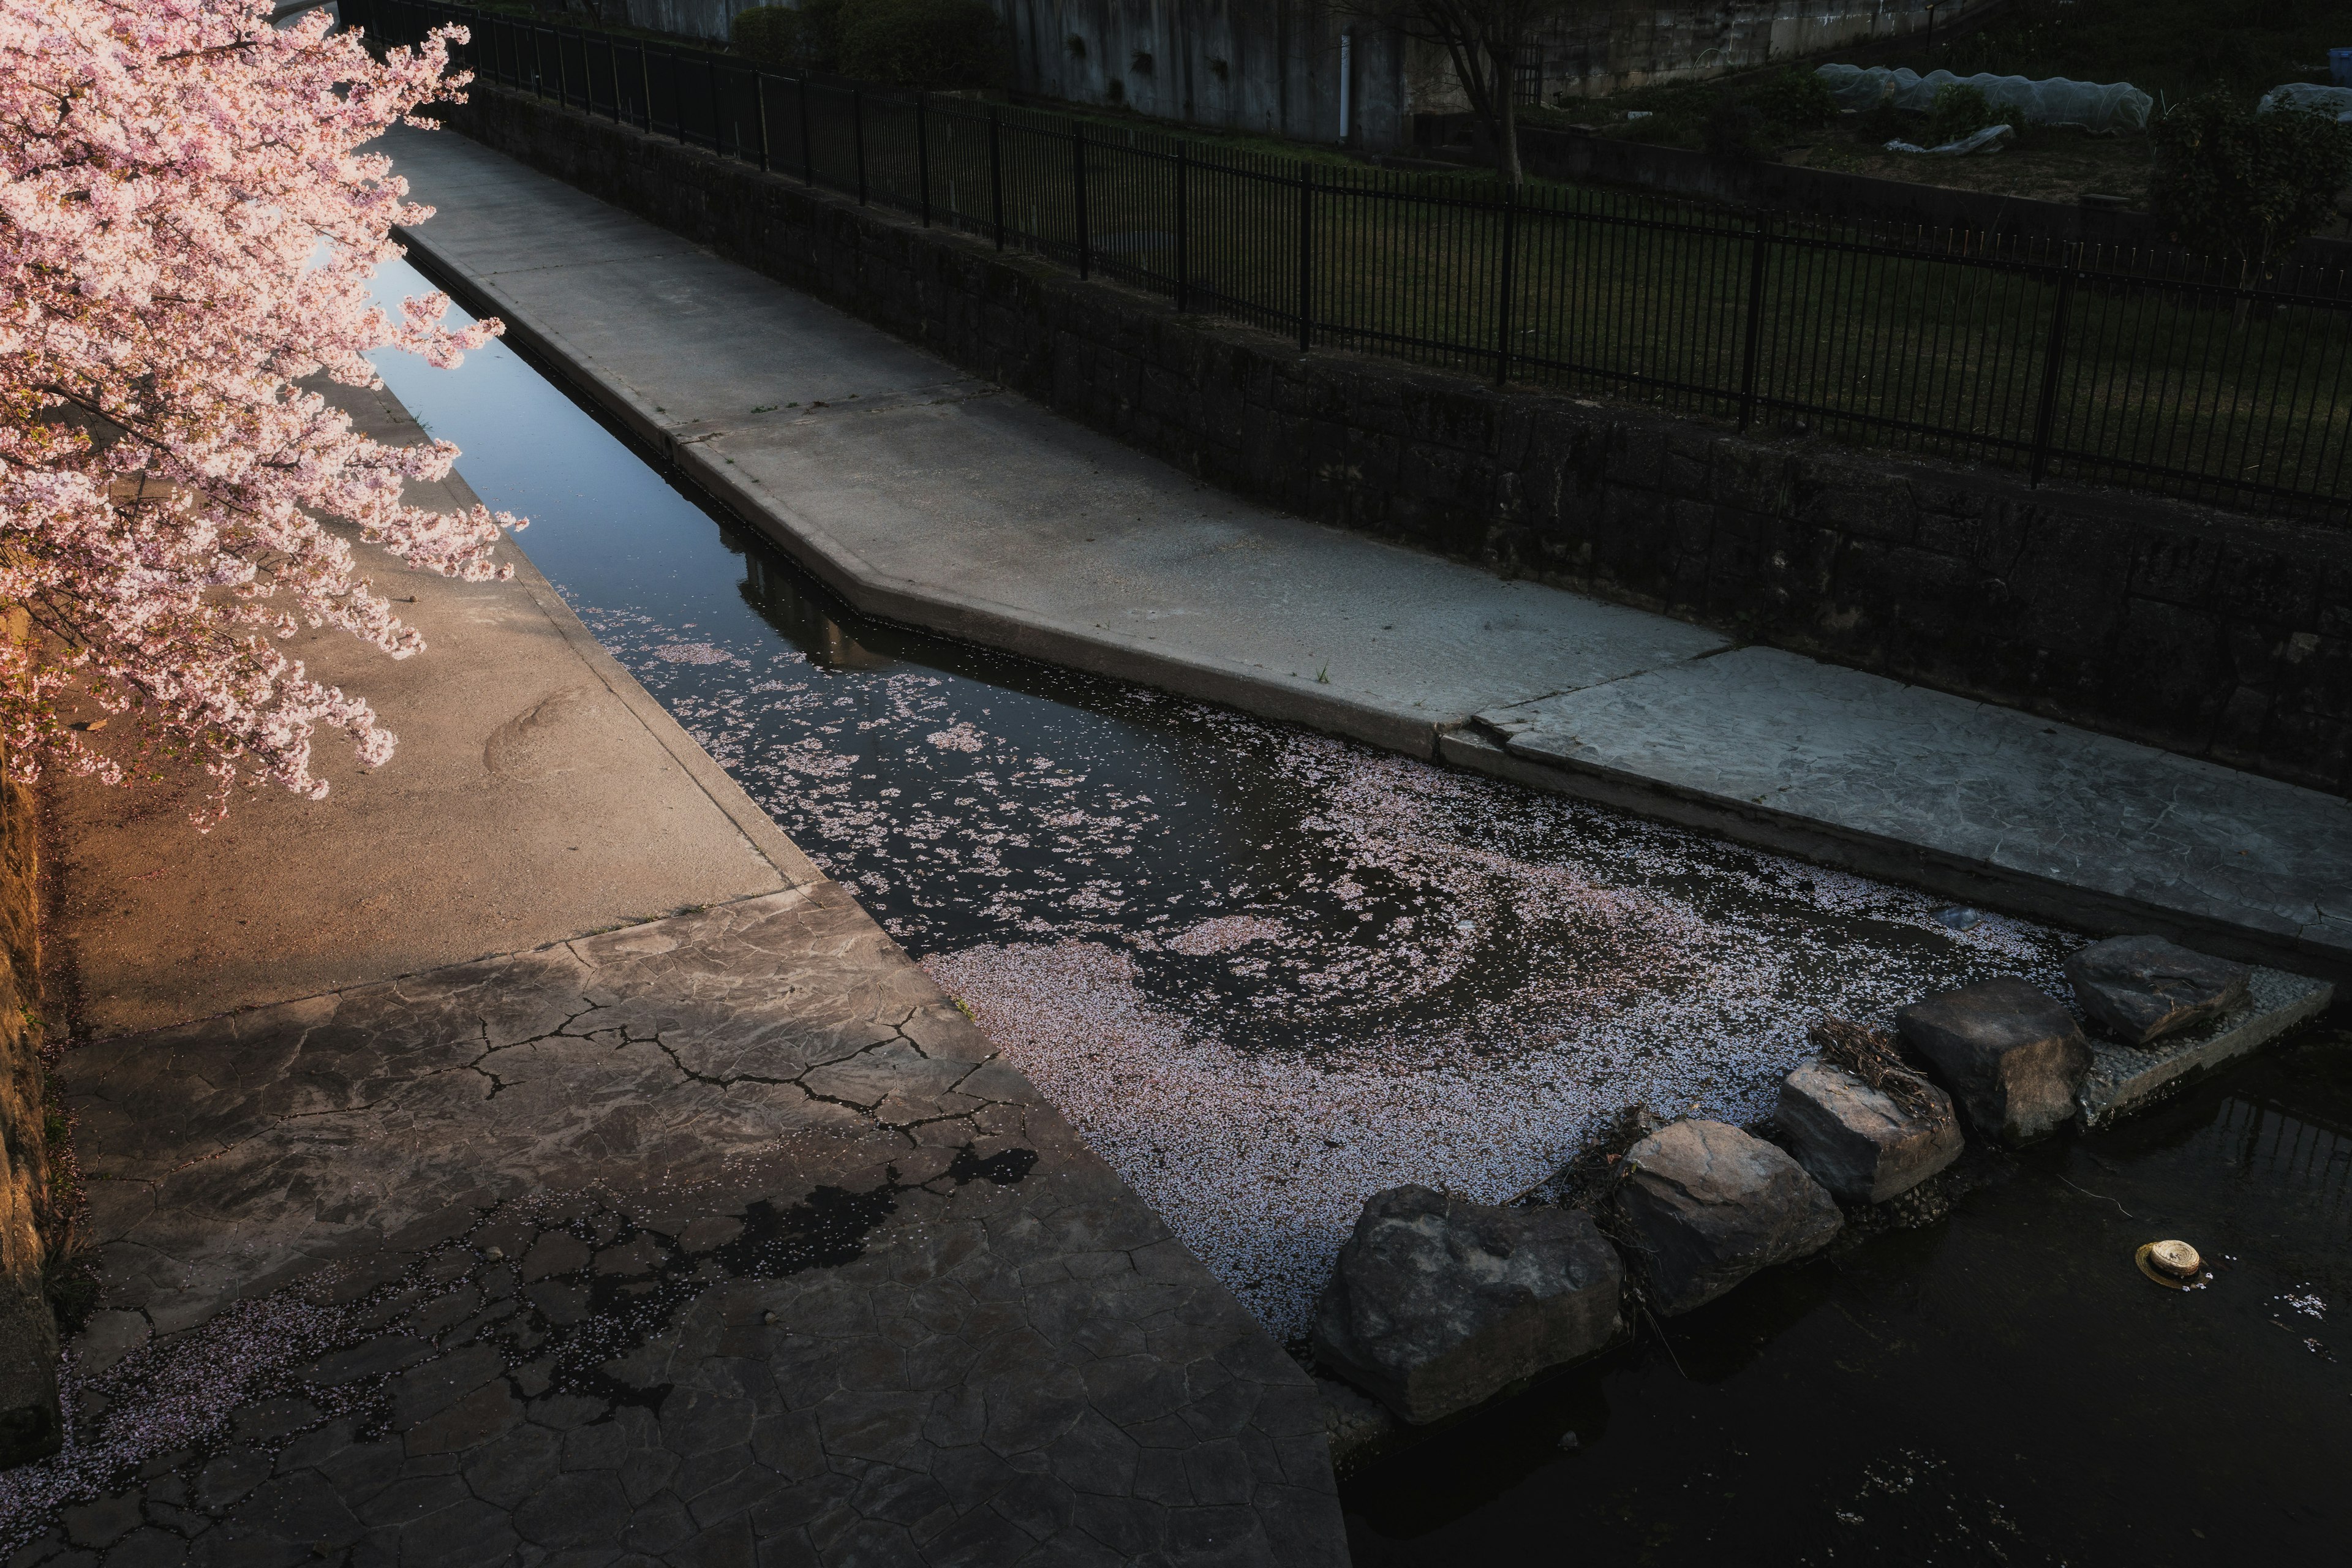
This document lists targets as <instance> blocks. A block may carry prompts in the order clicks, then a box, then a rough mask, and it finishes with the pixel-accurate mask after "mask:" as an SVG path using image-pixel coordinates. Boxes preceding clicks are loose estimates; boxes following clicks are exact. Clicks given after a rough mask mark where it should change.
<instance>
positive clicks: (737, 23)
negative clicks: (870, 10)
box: [728, 0, 843, 71]
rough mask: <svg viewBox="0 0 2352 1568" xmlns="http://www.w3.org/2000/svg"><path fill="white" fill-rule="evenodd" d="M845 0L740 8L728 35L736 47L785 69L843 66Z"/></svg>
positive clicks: (817, 68) (819, 68)
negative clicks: (842, 29)
mask: <svg viewBox="0 0 2352 1568" xmlns="http://www.w3.org/2000/svg"><path fill="white" fill-rule="evenodd" d="M842 5H843V0H801V3H800V5H797V6H793V5H755V6H753V7H752V8H751V9H750V10H748V11H738V12H737V13H736V14H735V19H734V21H733V22H732V23H730V25H729V32H728V37H729V38H730V41H732V42H733V44H734V46H735V47H736V49H737V50H738V51H739V52H740V53H741V54H743V55H746V56H748V57H750V58H752V59H754V60H757V61H759V62H760V64H761V65H764V66H774V67H776V68H779V69H782V70H817V71H829V70H836V69H838V68H840V56H841V12H842Z"/></svg>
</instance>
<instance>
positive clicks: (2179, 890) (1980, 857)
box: [1462, 647, 2352, 976]
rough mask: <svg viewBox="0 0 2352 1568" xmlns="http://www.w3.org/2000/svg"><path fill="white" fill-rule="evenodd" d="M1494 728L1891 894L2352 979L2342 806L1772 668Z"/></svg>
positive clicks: (2208, 766)
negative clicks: (1880, 877)
mask: <svg viewBox="0 0 2352 1568" xmlns="http://www.w3.org/2000/svg"><path fill="white" fill-rule="evenodd" d="M1479 718H1480V722H1481V725H1482V726H1483V727H1484V728H1485V729H1486V731H1490V732H1491V733H1492V734H1493V735H1495V736H1496V737H1497V738H1499V740H1500V741H1501V742H1502V745H1503V747H1504V749H1505V750H1506V751H1507V752H1508V753H1509V754H1510V756H1512V757H1514V758H1517V759H1521V760H1524V761H1527V762H1530V763H1537V764H1539V765H1541V766H1544V767H1547V768H1549V769H1554V770H1558V771H1559V772H1561V773H1571V774H1578V775H1588V776H1595V777H1602V778H1607V779H1611V780H1614V781H1617V782H1619V783H1620V784H1636V785H1638V786H1640V787H1641V788H1642V789H1643V790H1646V791H1651V792H1656V793H1659V794H1672V795H1676V796H1679V797H1681V798H1682V799H1683V800H1684V801H1686V802H1690V803H1696V804H1699V805H1704V806H1706V807H1708V808H1710V811H1711V813H1717V814H1721V815H1725V816H1731V815H1737V814H1748V813H1753V814H1756V815H1759V816H1769V818H1771V819H1774V820H1776V821H1777V822H1779V823H1781V824H1785V825H1791V826H1796V827H1798V828H1800V829H1801V830H1803V831H1805V832H1807V833H1809V834H1810V835H1811V836H1812V837H1815V838H1818V839H1820V840H1822V841H1823V842H1824V843H1830V842H1834V843H1837V844H1843V845H1845V846H1848V847H1851V848H1852V849H1853V850H1855V851H1864V850H1875V851H1877V853H1876V854H1874V855H1873V856H1872V857H1871V860H1870V862H1869V865H1870V867H1871V868H1878V869H1880V870H1881V871H1882V873H1883V874H1894V875H1898V876H1904V877H1906V879H1910V880H1914V881H1930V882H1932V881H1933V880H1934V879H1936V878H1937V876H1938V875H1942V876H1945V877H1949V876H1950V875H1951V874H1952V873H1953V872H1955V871H1957V872H1959V873H1962V874H1963V875H1964V876H1965V877H1966V878H1967V879H1970V880H1973V882H1974V883H1975V884H1976V886H1977V887H1978V888H1979V889H1982V895H1983V897H1984V898H1985V899H1986V900H1988V901H1997V902H2004V903H2009V904H2011V905H2017V904H2027V905H2029V906H2030V907H2035V908H2037V910H2039V911H2042V912H2047V913H2051V914H2054V915H2056V916H2058V917H2059V918H2062V919H2064V920H2066V921H2070V922H2071V923H2076V924H2081V925H2085V926H2089V927H2091V928H2092V929H2094V930H2102V931H2127V930H2136V929H2139V930H2154V931H2158V932H2159V933H2160V934H2164V935H2168V936H2174V937H2176V939H2177V940H2179V941H2181V942H2185V943H2187V944H2188V945H2189V946H2192V947H2200V948H2203V949H2205V950H2207V951H2211V952H2221V953H2223V954H2226V955H2229V956H2233V957H2235V956H2245V957H2252V958H2257V959H2263V960H2266V961H2268V962H2273V963H2285V964H2287V965H2289V966H2290V967H2294V968H2297V969H2305V968H2308V969H2311V970H2314V971H2315V972H2316V973H2323V974H2327V975H2331V976H2334V975H2341V974H2344V973H2352V802H2347V801H2346V800H2344V799H2342V798H2340V797H2337V796H2334V795H2321V794H2319V793H2318V792H2317V791H2315V790H2306V789H2298V788H2296V787H2295V786H2294V785H2293V784H2281V783H2279V782H2277V781H2276V780H2273V779H2264V778H2259V777H2256V776H2254V775H2252V774H2248V773H2236V772H2233V771H2231V769H2228V768H2223V767H2218V766H2216V765H2214V764H2213V763H2205V762H2199V761H2197V760H2195V759H2193V758H2189V757H2181V756H2177V755H2174V754H2173V753H2171V752H2159V751H2156V750H2154V749H2152V748H2150V747H2147V746H2139V745H2134V744H2133V743H2131V742H2127V741H2118V740H2116V739H2114V738H2113V737H2110V736H2105V735H2095V734H2091V733H2089V732H2087V731H2080V730H2073V729H2069V728H2068V727H2066V726H2064V725H2062V724H2056V723H2053V722H2051V721H2046V720H2042V719H2038V718H2035V717H2034V716H2032V715H2031V714H2027V713H2021V712H2019V711H2017V710H2014V709H2009V708H2000V707H1995V706H1993V705H1991V704H1990V703H1983V702H1971V701H1969V700H1967V699H1965V698H1958V697H1952V696H1948V695H1946V694H1945V693H1942V692H1937V691H1930V690H1927V689H1925V688H1923V687H1916V686H1906V685H1903V684H1902V683H1901V682H1899V681H1894V680H1889V679H1885V678H1884V677H1882V676H1875V675H1865V674H1864V673H1862V672H1861V671H1859V670H1852V669H1844V668H1839V667H1837V666H1835V665H1825V664H1822V663H1819V662H1818V661H1816V660H1813V659H1809V658H1801V657H1799V656H1797V655H1795V654H1790V653H1783V652H1781V651H1780V650H1779V649H1776V648H1766V647H1745V648H1741V649H1738V650H1737V651H1736V652H1732V653H1727V654H1724V655H1721V656H1720V657H1717V658H1706V659H1699V660H1696V661H1693V662H1691V663H1688V664H1684V665H1678V666H1676V667H1675V668H1671V669H1665V670H1658V671H1654V672H1651V673H1649V674H1646V675H1643V676H1639V677H1635V678H1633V679H1626V680H1621V681H1617V682H1614V683H1612V684H1611V685H1608V686H1604V687H1600V688H1597V689H1591V690H1587V691H1579V692H1568V693H1563V694H1561V695H1559V696H1555V697H1548V698H1545V699H1543V700H1540V701H1537V702H1532V703H1526V704H1520V705H1517V706H1513V707H1507V708H1497V709H1494V710H1488V711H1487V712H1485V713H1483V714H1481V715H1480V716H1479ZM1462 754H1463V755H1464V757H1465V760H1471V759H1469V753H1467V752H1464V753H1462ZM1889 852H1891V853H1893V854H1894V855H1895V857H1896V858H1897V864H1896V865H1895V866H1894V867H1891V868H1889V867H1885V866H1884V864H1883V862H1884V860H1885V857H1886V855H1887V854H1888V853H1889ZM1959 890H1962V891H1967V890H1969V889H1967V888H1966V887H1965V886H1963V887H1962V888H1961V889H1959Z"/></svg>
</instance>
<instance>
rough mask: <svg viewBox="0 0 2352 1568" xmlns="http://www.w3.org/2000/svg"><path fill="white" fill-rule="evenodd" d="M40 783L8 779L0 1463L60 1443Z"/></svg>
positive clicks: (0, 786) (0, 995) (1, 1032)
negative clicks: (50, 1261) (48, 1240)
mask: <svg viewBox="0 0 2352 1568" xmlns="http://www.w3.org/2000/svg"><path fill="white" fill-rule="evenodd" d="M36 833H37V826H36V822H35V817H34V813H33V797H32V792H31V791H30V790H29V789H27V788H26V787H25V786H24V785H23V784H16V783H13V782H6V781H0V1468H5V1467H7V1466H9V1465H14V1464H18V1463H21V1462H22V1461H24V1460H26V1459H29V1458H37V1457H39V1456H40V1455H43V1454H46V1453H49V1452H51V1451H53V1450H54V1449H55V1448H56V1447H57V1446H58V1438H59V1436H61V1428H60V1426H59V1425H58V1328H57V1321H56V1320H55V1319H54V1318H53V1317H52V1316H51V1315H50V1311H49V1302H48V1296H47V1291H46V1289H44V1279H43V1268H44V1265H45V1263H46V1261H47V1250H46V1247H45V1243H44V1232H45V1231H46V1230H47V1225H48V1220H49V1184H48V1157H47V1138H46V1137H45V1135H44V1131H43V1128H44V1115H43V1111H44V1107H43V1102H42V1088H43V1079H44V1073H43V1068H42V1065H41V1058H40V1047H41V1028H40V1022H39V1010H40V1004H41V996H40V963H39V943H38V924H37V922H38V917H39V900H38V883H37V865H38V856H37V852H36V848H37V846H36V837H35V836H36Z"/></svg>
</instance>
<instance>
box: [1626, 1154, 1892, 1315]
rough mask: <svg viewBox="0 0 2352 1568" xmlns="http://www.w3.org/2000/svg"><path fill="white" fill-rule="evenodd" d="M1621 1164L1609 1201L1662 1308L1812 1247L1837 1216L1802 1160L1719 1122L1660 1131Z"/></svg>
mask: <svg viewBox="0 0 2352 1568" xmlns="http://www.w3.org/2000/svg"><path fill="white" fill-rule="evenodd" d="M1625 1163H1626V1164H1627V1165H1629V1166H1631V1167H1632V1170H1631V1173H1630V1174H1628V1175H1627V1176H1626V1178H1625V1180H1624V1183H1623V1184H1622V1185H1621V1186H1620V1187H1619V1188H1618V1189H1617V1204H1618V1207H1619V1210H1620V1211H1621V1212H1622V1214H1623V1215H1624V1216H1625V1219H1626V1221H1627V1222H1628V1223H1629V1224H1630V1225H1631V1226H1633V1231H1634V1233H1635V1234H1636V1235H1637V1236H1638V1237H1640V1239H1641V1247H1642V1253H1643V1257H1642V1259H1641V1261H1642V1264H1643V1268H1646V1269H1647V1271H1648V1274H1649V1291H1650V1301H1651V1304H1652V1305H1654V1307H1656V1308H1657V1310H1659V1311H1661V1312H1664V1313H1666V1314H1668V1315H1672V1314H1674V1313H1675V1312H1687V1311H1689V1310H1691V1309H1692V1308H1693V1307H1697V1306H1702V1305H1704V1304H1705V1303H1706V1302H1708V1301H1712V1300H1715V1299H1716V1298H1717V1296H1720V1295H1722V1294H1723V1293H1724V1292H1725V1291H1726V1290H1728V1289H1731V1288H1732V1287H1733V1286H1734V1285H1737V1284H1738V1283H1739V1282H1740V1281H1741V1280H1742V1279H1747V1278H1748V1276H1749V1275H1750V1274H1753V1273H1755V1272H1756V1271H1757V1270H1758V1269H1759V1268H1770V1267H1771V1266H1772V1265H1773V1264H1775V1263H1788V1262H1792V1261H1794V1260H1795V1259H1797V1258H1804V1257H1808V1256H1810V1255H1811V1254H1812V1253H1815V1252H1819V1251H1820V1250H1821V1249H1822V1247H1826V1246H1828V1245H1829V1244H1830V1240H1831V1238H1832V1237H1835V1236H1836V1235H1837V1233H1838V1228H1839V1227H1840V1226H1843V1224H1844V1223H1845V1220H1844V1216H1843V1215H1840V1214H1839V1213H1838V1206H1837V1200H1836V1199H1834V1198H1832V1197H1831V1196H1830V1194H1829V1192H1828V1190H1827V1189H1826V1188H1824V1187H1823V1186H1822V1184H1820V1183H1819V1182H1816V1181H1815V1180H1813V1178H1812V1177H1811V1176H1809V1175H1807V1174H1806V1173H1805V1171H1804V1167H1802V1166H1801V1165H1800V1164H1798V1163H1796V1162H1795V1161H1794V1160H1791V1159H1790V1158H1789V1156H1788V1155H1787V1154H1785V1153H1783V1152H1780V1150H1778V1149H1776V1148H1774V1147H1773V1146H1772V1145H1771V1144H1769V1143H1767V1142H1764V1141H1763V1140H1762V1139H1761V1138H1753V1137H1750V1136H1748V1134H1747V1133H1745V1132H1742V1131H1740V1130H1739V1129H1738V1128H1737V1127H1734V1126H1731V1125H1730V1124H1729V1123H1727V1122H1723V1121H1703V1120H1697V1119H1694V1120H1691V1121H1677V1122H1675V1123H1673V1124H1672V1125H1670V1126H1666V1127H1663V1128H1660V1129H1659V1130H1658V1131H1655V1132H1654V1133H1652V1134H1650V1136H1648V1137H1647V1138H1644V1139H1643V1140H1642V1141H1641V1142H1639V1143H1636V1144H1634V1145H1633V1148H1632V1149H1631V1150H1630V1151H1628V1152H1627V1153H1626V1155H1625Z"/></svg>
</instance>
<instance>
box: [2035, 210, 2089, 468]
mask: <svg viewBox="0 0 2352 1568" xmlns="http://www.w3.org/2000/svg"><path fill="white" fill-rule="evenodd" d="M2082 259H2083V247H2082V245H2081V244H2080V242H2077V243H2076V244H2074V245H2073V246H2071V247H2068V249H2067V251H2066V253H2065V258H2064V260H2063V263H2062V266H2063V270H2062V271H2061V272H2060V273H2059V274H2058V301H2057V303H2056V304H2055V305H2054V306H2053V307H2052V308H2051V311H2050V342H2049V344H2048V346H2047V347H2045V348H2044V349H2043V350H2042V406H2041V407H2040V408H2039V409H2038V410H2036V411H2035V414H2034V416H2033V468H2032V478H2031V479H2029V480H2028V481H2027V482H2028V483H2030V484H2033V485H2037V486H2038V485H2040V484H2041V483H2042V475H2043V474H2044V473H2046V472H2048V471H2049V468H2050V433H2051V430H2052V427H2053V426H2055V425H2056V424H2057V422H2058V367H2059V365H2060V363H2061V362H2063V360H2064V358H2065V357H2066V309H2067V307H2068V306H2069V305H2071V304H2073V303H2074V274H2075V272H2076V270H2077V269H2078V268H2079V266H2080V264H2081V262H2082Z"/></svg>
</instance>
